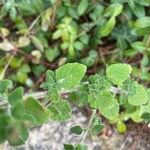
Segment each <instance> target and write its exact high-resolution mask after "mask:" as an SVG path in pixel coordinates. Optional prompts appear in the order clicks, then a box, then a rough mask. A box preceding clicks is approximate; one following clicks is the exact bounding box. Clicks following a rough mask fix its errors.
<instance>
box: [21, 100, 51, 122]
mask: <svg viewBox="0 0 150 150" xmlns="http://www.w3.org/2000/svg"><path fill="white" fill-rule="evenodd" d="M24 107H25V111H26V113H28V114H31V115H33V116H34V117H35V119H36V123H37V124H42V123H45V122H47V121H48V120H49V118H50V117H51V113H50V111H49V110H48V109H47V108H44V106H43V105H42V104H41V103H40V102H39V101H38V100H36V99H34V98H32V97H28V98H27V99H26V100H24Z"/></svg>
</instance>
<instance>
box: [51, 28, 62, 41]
mask: <svg viewBox="0 0 150 150" xmlns="http://www.w3.org/2000/svg"><path fill="white" fill-rule="evenodd" d="M61 36H62V30H57V31H55V32H54V33H53V37H52V38H53V39H54V40H56V39H58V38H60V37H61Z"/></svg>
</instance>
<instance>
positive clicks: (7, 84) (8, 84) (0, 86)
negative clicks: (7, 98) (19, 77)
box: [0, 79, 13, 93]
mask: <svg viewBox="0 0 150 150" xmlns="http://www.w3.org/2000/svg"><path fill="white" fill-rule="evenodd" d="M12 87H13V83H12V81H10V80H7V79H5V80H0V93H5V92H7V90H8V89H11V88H12Z"/></svg>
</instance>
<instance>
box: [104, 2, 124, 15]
mask: <svg viewBox="0 0 150 150" xmlns="http://www.w3.org/2000/svg"><path fill="white" fill-rule="evenodd" d="M122 10H123V5H122V4H119V3H115V4H111V5H110V6H109V7H108V8H107V9H106V10H105V12H104V16H107V17H108V16H109V17H110V16H111V17H116V16H118V15H119V14H120V13H121V12H122Z"/></svg>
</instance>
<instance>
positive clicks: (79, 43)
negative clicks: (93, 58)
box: [73, 41, 83, 51]
mask: <svg viewBox="0 0 150 150" xmlns="http://www.w3.org/2000/svg"><path fill="white" fill-rule="evenodd" d="M73 45H74V47H75V49H77V50H80V51H81V50H82V49H83V44H82V43H81V42H80V41H76V42H74V44H73Z"/></svg>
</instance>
